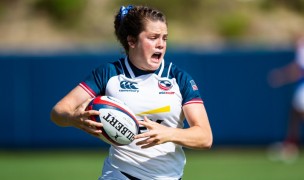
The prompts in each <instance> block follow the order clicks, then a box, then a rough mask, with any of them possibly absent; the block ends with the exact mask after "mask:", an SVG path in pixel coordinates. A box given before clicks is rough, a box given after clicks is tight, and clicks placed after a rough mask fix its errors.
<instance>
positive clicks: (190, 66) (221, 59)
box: [0, 50, 294, 148]
mask: <svg viewBox="0 0 304 180" xmlns="http://www.w3.org/2000/svg"><path fill="white" fill-rule="evenodd" d="M121 56H122V55H121V54H118V53H111V52H109V53H100V54H98V53H97V54H92V53H69V54H61V53H58V54H48V55H18V54H13V55H0V78H1V88H0V94H1V105H0V106H1V108H0V112H1V117H0V119H1V125H0V134H1V136H0V147H2V148H14V147H17V148H18V147H30V148H35V147H39V148H40V147H71V146H77V147H97V146H101V147H102V146H105V144H104V143H103V142H101V141H99V140H98V139H97V138H94V137H92V136H90V135H88V134H86V133H84V132H82V131H80V130H78V129H74V128H61V127H57V126H56V125H55V124H53V123H52V122H51V121H50V118H49V112H50V110H51V108H52V106H53V105H54V104H55V103H56V102H57V101H58V100H59V99H61V98H62V97H63V96H64V95H65V94H66V93H68V92H69V91H70V90H71V89H72V88H73V87H75V86H76V85H77V84H78V83H79V82H80V81H81V80H82V79H83V78H84V77H85V76H86V75H87V74H88V73H90V71H91V70H92V69H93V68H94V67H96V66H98V65H100V64H103V63H105V62H108V61H114V60H116V59H118V58H119V57H121ZM165 59H166V61H172V62H174V63H176V64H177V65H178V66H180V67H182V68H183V69H185V70H186V71H188V72H189V73H190V74H191V75H192V76H193V78H194V79H195V80H196V83H197V85H198V87H199V90H200V92H201V94H202V96H203V99H204V102H205V106H206V109H207V111H208V115H209V119H210V123H211V126H212V129H213V134H214V145H265V144H268V143H271V142H274V141H278V140H281V139H283V138H284V136H285V134H286V128H287V121H288V111H289V107H290V99H291V96H292V88H293V86H294V85H293V84H290V85H287V86H284V87H282V88H278V89H273V88H271V87H269V85H268V83H267V74H268V73H269V71H270V70H271V69H272V68H274V67H279V66H282V65H285V64H287V63H288V62H290V61H291V60H292V59H293V51H291V50H284V51H269V50H268V51H228V50H226V51H221V52H204V53H197V52H188V51H187V52H180V51H169V52H168V53H167V54H166V57H165Z"/></svg>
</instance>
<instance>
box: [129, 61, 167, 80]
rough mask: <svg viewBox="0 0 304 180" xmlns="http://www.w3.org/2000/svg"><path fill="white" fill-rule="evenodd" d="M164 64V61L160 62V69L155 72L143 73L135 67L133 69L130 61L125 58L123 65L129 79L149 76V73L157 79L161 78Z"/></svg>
mask: <svg viewBox="0 0 304 180" xmlns="http://www.w3.org/2000/svg"><path fill="white" fill-rule="evenodd" d="M164 64H165V60H164V59H163V60H162V63H161V64H160V67H159V68H158V69H157V70H156V71H143V70H141V69H138V68H137V67H135V66H134V65H133V64H132V63H131V61H130V60H129V58H128V57H125V65H126V68H127V70H128V72H129V74H130V76H131V78H135V77H138V76H141V75H145V74H150V73H155V74H157V75H158V76H159V77H161V75H162V73H163V70H164V66H165V65H164Z"/></svg>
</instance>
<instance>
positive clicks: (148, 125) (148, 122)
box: [138, 116, 153, 129]
mask: <svg viewBox="0 0 304 180" xmlns="http://www.w3.org/2000/svg"><path fill="white" fill-rule="evenodd" d="M138 123H139V125H142V126H145V127H146V128H148V129H151V128H152V127H153V121H151V120H150V119H148V118H147V117H146V116H145V117H144V120H143V121H138Z"/></svg>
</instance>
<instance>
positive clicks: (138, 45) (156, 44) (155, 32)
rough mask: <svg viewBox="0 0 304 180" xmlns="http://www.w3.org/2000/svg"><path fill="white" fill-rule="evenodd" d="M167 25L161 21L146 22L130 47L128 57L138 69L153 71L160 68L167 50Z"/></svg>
mask: <svg viewBox="0 0 304 180" xmlns="http://www.w3.org/2000/svg"><path fill="white" fill-rule="evenodd" d="M167 37H168V31H167V25H166V24H165V23H163V22H161V21H149V20H148V21H147V22H146V27H145V29H144V31H142V32H141V33H140V34H139V35H138V39H137V41H136V42H135V43H134V44H133V45H130V49H129V56H130V60H131V61H132V63H133V64H134V65H135V66H136V67H137V68H139V69H142V70H148V71H153V70H156V69H158V67H159V66H160V64H161V62H162V60H163V58H164V55H165V52H166V48H167Z"/></svg>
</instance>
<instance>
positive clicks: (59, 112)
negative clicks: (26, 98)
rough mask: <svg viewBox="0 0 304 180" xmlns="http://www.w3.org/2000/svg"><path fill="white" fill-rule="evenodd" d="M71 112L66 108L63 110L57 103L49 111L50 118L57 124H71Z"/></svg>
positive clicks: (64, 125) (65, 125)
mask: <svg viewBox="0 0 304 180" xmlns="http://www.w3.org/2000/svg"><path fill="white" fill-rule="evenodd" d="M70 119H71V113H69V111H68V110H63V109H62V108H60V107H58V106H57V105H56V106H55V107H54V108H53V109H52V111H51V120H52V121H53V122H54V123H55V124H56V125H58V126H62V127H67V126H71V122H70Z"/></svg>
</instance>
